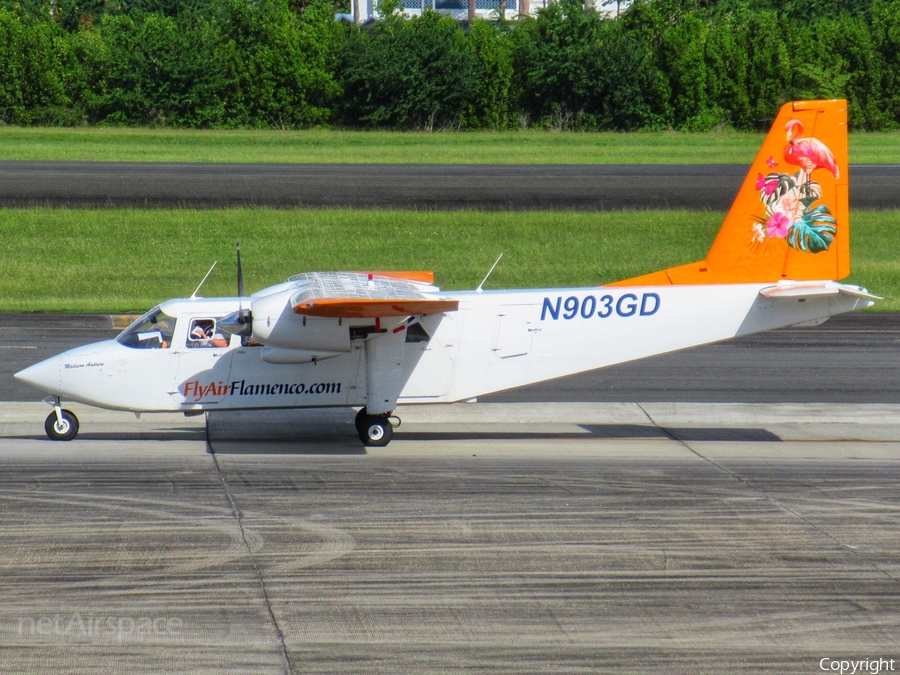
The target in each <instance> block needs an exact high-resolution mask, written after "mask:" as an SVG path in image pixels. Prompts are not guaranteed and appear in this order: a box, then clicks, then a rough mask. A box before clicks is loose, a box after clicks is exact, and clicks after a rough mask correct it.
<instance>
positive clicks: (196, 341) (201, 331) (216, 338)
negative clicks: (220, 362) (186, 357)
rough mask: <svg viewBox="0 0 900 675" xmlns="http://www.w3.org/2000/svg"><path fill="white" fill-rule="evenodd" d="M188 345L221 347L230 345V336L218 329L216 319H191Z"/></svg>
mask: <svg viewBox="0 0 900 675" xmlns="http://www.w3.org/2000/svg"><path fill="white" fill-rule="evenodd" d="M187 346H188V348H190V349H197V348H201V349H204V348H206V349H215V348H220V349H221V348H222V347H227V346H228V338H227V337H226V336H225V334H224V333H222V332H221V331H219V330H217V329H216V320H215V319H191V325H190V327H189V328H188V336H187Z"/></svg>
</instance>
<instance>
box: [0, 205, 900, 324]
mask: <svg viewBox="0 0 900 675" xmlns="http://www.w3.org/2000/svg"><path fill="white" fill-rule="evenodd" d="M722 218H723V214H721V213H713V212H705V213H698V212H691V211H631V212H606V213H584V212H479V211H452V212H441V211H435V212H413V211H371V210H359V211H353V210H274V209H233V210H232V209H229V210H181V209H179V210H153V211H149V210H130V209H123V210H120V209H98V210H53V209H3V210H0V237H2V242H3V257H2V260H3V274H2V275H0V311H4V312H22V311H43V312H142V311H144V310H146V309H149V308H150V307H152V306H153V305H155V304H156V303H158V302H160V301H162V300H165V299H167V298H172V297H187V296H189V295H190V294H191V292H192V291H193V290H194V288H195V287H196V286H197V284H198V283H199V282H200V280H201V279H202V278H203V275H204V274H205V273H206V271H207V269H208V268H209V266H210V265H211V264H212V263H213V261H215V260H219V266H218V267H217V269H216V271H215V272H214V273H213V275H212V276H211V277H210V280H209V281H208V282H207V284H206V286H205V287H204V289H203V292H202V293H201V294H202V295H207V296H216V295H233V294H234V293H235V288H236V281H235V276H236V273H235V259H234V258H235V254H234V245H235V241H236V240H237V239H238V238H240V240H241V247H242V250H243V259H244V276H245V280H246V284H247V290H248V291H254V290H258V289H260V288H263V287H265V286H269V285H272V284H275V283H278V282H280V281H283V280H284V279H286V278H287V277H288V276H290V275H292V274H296V273H298V272H304V271H319V270H366V271H368V270H379V269H384V270H402V269H406V270H433V271H434V272H435V274H436V278H437V283H438V284H439V285H441V286H442V287H443V288H445V289H465V288H470V289H471V288H475V287H476V286H477V285H478V283H479V282H480V281H481V279H482V278H483V277H484V275H485V273H486V272H487V270H488V269H489V268H490V266H491V264H492V263H493V262H494V260H495V259H496V257H497V256H498V255H499V254H500V253H501V252H502V253H503V254H504V257H503V261H502V262H501V263H500V265H499V266H498V267H497V269H496V270H495V271H494V274H493V275H492V276H491V278H490V280H489V281H488V283H487V285H486V288H489V289H490V288H493V289H499V288H520V287H521V288H528V287H530V288H537V287H565V286H593V285H598V284H600V283H607V282H612V281H615V280H618V279H624V278H628V277H631V276H635V275H638V274H643V273H647V272H651V271H654V270H658V269H663V268H666V267H670V266H673V265H678V264H681V263H688V262H692V261H694V260H699V259H702V258H703V256H704V255H705V253H706V251H707V250H708V248H709V245H710V243H711V242H712V240H713V238H714V237H715V234H716V232H717V231H718V229H719V225H720V223H721V222H722ZM898 225H900V211H891V212H873V211H869V212H867V211H856V212H854V216H853V230H852V232H853V240H852V241H853V243H852V246H853V253H852V256H853V274H852V276H851V278H850V281H852V282H853V283H858V284H861V285H864V286H867V287H868V288H869V289H870V290H871V291H872V292H873V293H876V294H879V295H884V296H886V297H887V300H885V301H883V302H881V303H878V304H877V305H876V307H877V308H878V309H880V310H900V259H898V257H897V255H896V251H897V248H898V246H897V238H898V236H897V232H898Z"/></svg>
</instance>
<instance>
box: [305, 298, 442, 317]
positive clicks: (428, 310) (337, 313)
mask: <svg viewBox="0 0 900 675" xmlns="http://www.w3.org/2000/svg"><path fill="white" fill-rule="evenodd" d="M458 308H459V301H458V300H360V299H358V298H353V299H349V298H348V299H343V298H320V299H317V300H308V301H306V302H300V303H298V304H296V305H294V313H295V314H305V315H306V316H323V317H332V318H339V317H340V318H344V319H371V318H375V317H383V316H416V315H418V314H440V313H441V312H453V311H455V310H457V309H458Z"/></svg>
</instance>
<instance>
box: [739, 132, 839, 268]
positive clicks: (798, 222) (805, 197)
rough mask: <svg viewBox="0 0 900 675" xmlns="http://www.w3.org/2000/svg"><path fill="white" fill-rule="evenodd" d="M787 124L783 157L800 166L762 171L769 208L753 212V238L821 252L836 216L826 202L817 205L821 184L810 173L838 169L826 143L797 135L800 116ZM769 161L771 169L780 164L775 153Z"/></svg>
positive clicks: (832, 233)
mask: <svg viewBox="0 0 900 675" xmlns="http://www.w3.org/2000/svg"><path fill="white" fill-rule="evenodd" d="M785 128H786V130H787V140H788V143H787V145H786V146H785V148H784V159H785V161H786V162H788V163H789V164H793V165H795V166H799V167H800V170H799V171H798V172H796V173H793V174H788V173H783V172H770V173H768V174H762V173H760V174H759V176H758V178H757V179H756V189H757V190H759V198H760V201H762V203H763V205H765V207H766V211H765V216H762V217H761V216H754V220H755V221H756V222H755V223H754V224H753V237H752V242H753V243H763V242H765V241H766V240H767V239H784V240H786V241H787V243H788V245H789V246H790V247H791V248H794V249H797V250H799V251H806V252H808V253H821V252H822V251H827V250H828V247H829V246H831V244H832V242H833V241H834V236H835V233H836V232H837V220H836V219H835V218H834V216H833V215H831V210H830V209H829V208H828V206H827V205H826V204H818V205H816V202H817V201H819V199H821V197H822V187H821V185H819V183H817V182H816V181H814V180H812V179H811V178H810V176H811V175H812V173H813V172H814V171H816V170H817V169H825V170H827V171H829V172H830V173H831V174H832V175H833V176H834V177H835V178H838V177H839V169H838V167H837V164H836V162H835V161H834V155H833V154H832V152H831V150H829V149H828V147H827V146H826V145H825V144H824V143H822V142H821V141H819V140H817V139H815V138H796V137H797V136H799V135H800V134H802V133H803V124H802V123H801V122H800V121H799V120H791V121H790V122H788V123H787V125H786V126H785ZM766 164H767V166H768V168H769V169H774V168H775V167H777V166H778V162H777V161H775V158H774V157H769V159H768V160H766Z"/></svg>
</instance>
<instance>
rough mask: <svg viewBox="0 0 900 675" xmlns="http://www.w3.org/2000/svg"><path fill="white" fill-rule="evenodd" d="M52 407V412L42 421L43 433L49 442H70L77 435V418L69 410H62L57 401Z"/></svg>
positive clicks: (57, 400)
mask: <svg viewBox="0 0 900 675" xmlns="http://www.w3.org/2000/svg"><path fill="white" fill-rule="evenodd" d="M48 403H49V401H48ZM51 405H53V412H52V413H50V414H49V415H47V419H46V420H45V421H44V431H46V432H47V437H48V438H49V439H50V440H51V441H71V440H72V439H73V438H75V436H77V435H78V418H77V417H75V413H73V412H72V411H71V410H63V407H62V404H60V402H59V399H56V403H53V404H51Z"/></svg>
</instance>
